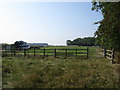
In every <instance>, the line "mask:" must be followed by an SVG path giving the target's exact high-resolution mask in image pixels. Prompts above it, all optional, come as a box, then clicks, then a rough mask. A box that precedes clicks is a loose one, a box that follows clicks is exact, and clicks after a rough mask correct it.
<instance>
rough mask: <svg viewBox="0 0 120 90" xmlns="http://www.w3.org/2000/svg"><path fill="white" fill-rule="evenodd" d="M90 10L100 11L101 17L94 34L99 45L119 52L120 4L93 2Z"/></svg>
mask: <svg viewBox="0 0 120 90" xmlns="http://www.w3.org/2000/svg"><path fill="white" fill-rule="evenodd" d="M92 10H96V11H99V10H100V11H101V13H102V15H103V20H101V22H99V23H100V26H99V27H98V30H97V31H96V32H95V35H96V36H97V39H98V41H99V43H100V45H101V46H102V47H104V48H108V49H111V48H114V49H115V50H116V51H119V52H120V41H119V39H120V25H119V24H120V2H93V7H92Z"/></svg>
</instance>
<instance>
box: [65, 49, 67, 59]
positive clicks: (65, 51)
mask: <svg viewBox="0 0 120 90" xmlns="http://www.w3.org/2000/svg"><path fill="white" fill-rule="evenodd" d="M65 58H67V49H65Z"/></svg>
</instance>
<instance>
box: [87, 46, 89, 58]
mask: <svg viewBox="0 0 120 90" xmlns="http://www.w3.org/2000/svg"><path fill="white" fill-rule="evenodd" d="M88 55H89V50H88V47H87V58H88V57H89V56H88Z"/></svg>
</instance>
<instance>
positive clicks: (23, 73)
mask: <svg viewBox="0 0 120 90" xmlns="http://www.w3.org/2000/svg"><path fill="white" fill-rule="evenodd" d="M89 52H91V54H90V56H91V58H89V59H82V58H79V59H76V58H67V59H58V58H54V57H46V58H44V59H42V58H40V57H38V58H37V57H30V58H27V57H4V58H3V59H2V62H3V65H2V67H3V73H2V74H3V87H4V88H35V87H36V88H118V87H119V82H118V79H119V72H120V70H119V67H120V65H118V64H111V63H110V61H109V60H108V59H105V58H97V57H95V55H98V54H97V49H96V48H95V47H91V48H90V50H89Z"/></svg>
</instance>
